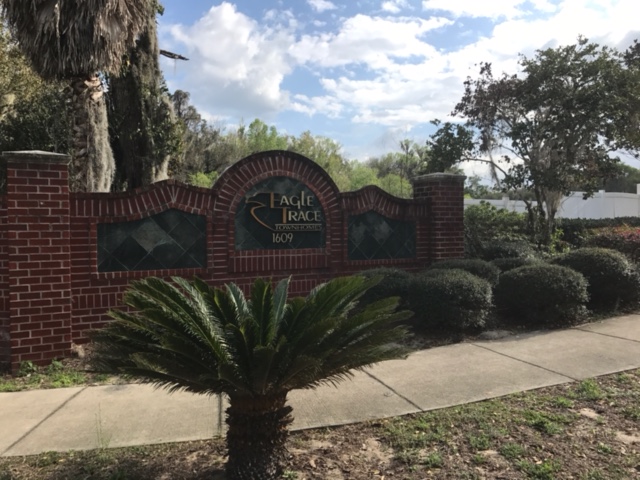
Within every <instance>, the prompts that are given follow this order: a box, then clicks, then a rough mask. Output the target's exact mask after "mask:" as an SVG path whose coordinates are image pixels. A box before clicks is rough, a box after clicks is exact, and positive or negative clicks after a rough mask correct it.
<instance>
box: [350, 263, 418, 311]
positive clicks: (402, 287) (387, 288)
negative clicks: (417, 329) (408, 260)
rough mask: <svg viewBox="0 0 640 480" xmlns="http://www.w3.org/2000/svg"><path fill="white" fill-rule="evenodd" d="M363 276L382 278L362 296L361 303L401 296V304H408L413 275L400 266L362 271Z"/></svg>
mask: <svg viewBox="0 0 640 480" xmlns="http://www.w3.org/2000/svg"><path fill="white" fill-rule="evenodd" d="M360 275H362V276H363V277H367V278H370V277H377V276H381V277H382V280H380V283H378V284H377V285H375V286H373V287H371V288H370V289H369V290H368V291H367V292H366V293H365V294H364V295H363V296H362V298H361V300H360V304H361V305H365V304H368V303H371V302H374V301H376V300H380V299H382V298H388V297H400V305H402V306H403V308H404V306H405V305H406V300H407V296H408V294H409V285H410V284H411V282H412V281H413V275H412V274H410V273H409V272H406V271H404V270H400V269H398V268H372V269H371V270H365V271H363V272H361V273H360Z"/></svg>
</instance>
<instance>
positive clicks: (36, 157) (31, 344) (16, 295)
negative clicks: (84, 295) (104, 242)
mask: <svg viewBox="0 0 640 480" xmlns="http://www.w3.org/2000/svg"><path fill="white" fill-rule="evenodd" d="M2 160H4V162H5V163H6V165H7V197H6V198H7V210H6V212H7V216H6V219H7V223H6V232H7V237H6V238H7V243H8V254H9V255H8V256H9V268H8V276H9V322H10V329H9V335H10V341H11V368H12V370H14V371H15V370H16V369H17V368H18V366H19V365H20V362H23V361H26V360H30V361H32V362H34V363H36V364H39V365H45V364H47V363H49V362H50V361H51V360H52V359H54V358H57V357H62V356H65V355H68V354H69V352H70V348H71V275H70V267H71V259H70V254H69V252H70V248H69V239H70V236H69V212H70V206H69V205H70V203H69V173H68V165H69V157H68V156H66V155H58V154H52V153H46V152H4V153H3V154H2Z"/></svg>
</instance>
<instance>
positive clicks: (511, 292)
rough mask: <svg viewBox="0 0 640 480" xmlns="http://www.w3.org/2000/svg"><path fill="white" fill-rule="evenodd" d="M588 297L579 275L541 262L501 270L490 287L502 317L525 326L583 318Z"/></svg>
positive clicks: (571, 321) (558, 266)
mask: <svg viewBox="0 0 640 480" xmlns="http://www.w3.org/2000/svg"><path fill="white" fill-rule="evenodd" d="M588 300H589V294H588V293H587V280H586V279H585V278H584V276H583V275H582V274H580V273H578V272H576V271H575V270H572V269H570V268H568V267H562V266H560V265H550V264H548V263H542V262H540V263H536V264H533V265H525V266H523V267H518V268H514V269H513V270H509V271H508V272H504V273H503V274H502V275H500V280H499V281H498V284H497V285H496V287H495V289H494V301H495V305H496V308H497V309H498V312H499V313H500V314H501V315H502V316H503V317H504V318H505V320H507V321H509V322H511V323H513V324H516V325H525V326H528V327H536V326H541V325H568V324H571V323H573V322H575V321H576V320H579V319H581V318H582V317H584V315H585V314H586V309H585V304H586V303H587V301H588Z"/></svg>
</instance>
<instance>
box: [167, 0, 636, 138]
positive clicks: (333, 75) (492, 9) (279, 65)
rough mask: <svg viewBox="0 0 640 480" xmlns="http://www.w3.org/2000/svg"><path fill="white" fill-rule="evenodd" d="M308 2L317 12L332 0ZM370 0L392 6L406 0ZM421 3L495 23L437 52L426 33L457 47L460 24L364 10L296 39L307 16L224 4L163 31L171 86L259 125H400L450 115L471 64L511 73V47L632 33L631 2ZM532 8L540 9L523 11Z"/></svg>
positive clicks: (618, 39)
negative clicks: (297, 118)
mask: <svg viewBox="0 0 640 480" xmlns="http://www.w3.org/2000/svg"><path fill="white" fill-rule="evenodd" d="M312 3H314V4H315V5H316V7H314V8H316V9H317V8H323V7H322V6H323V5H324V6H325V7H326V6H327V4H329V3H330V2H325V1H323V0H321V1H318V0H316V1H315V2H310V5H311V4H312ZM375 3H376V5H382V6H383V9H384V5H386V7H387V8H386V11H387V12H388V13H394V12H393V11H392V10H393V8H394V7H400V6H401V5H404V0H400V1H398V0H395V1H392V0H389V1H386V2H382V1H380V0H378V1H376V2H375ZM387 4H388V5H387ZM423 4H424V5H425V6H426V7H427V8H437V9H439V10H438V11H446V12H449V13H451V14H454V15H461V16H476V17H478V16H485V17H489V18H491V19H492V20H493V25H494V26H493V28H492V30H486V31H483V32H482V34H483V36H481V37H479V38H478V36H477V32H474V33H473V36H471V37H464V38H465V39H466V38H468V40H467V44H466V45H463V46H462V47H455V48H454V47H449V48H448V49H444V48H443V47H442V46H438V47H436V46H434V44H433V43H432V42H431V41H430V39H432V38H433V37H432V36H431V34H432V33H433V32H436V31H437V33H438V38H441V39H442V38H443V37H444V36H446V34H447V30H446V29H449V28H450V29H451V32H456V33H455V35H457V38H456V40H457V42H458V44H459V42H460V38H461V37H460V35H459V33H460V31H461V30H460V29H459V28H458V25H457V24H456V23H454V21H453V20H448V19H445V18H443V17H438V16H431V17H429V16H426V15H424V14H423V16H424V17H425V18H420V17H418V16H402V17H398V16H392V15H389V16H374V15H372V14H365V13H364V12H362V13H358V14H354V15H352V16H350V17H344V18H341V19H340V20H338V21H337V22H335V21H332V20H330V19H327V23H326V24H323V29H322V30H323V31H322V32H319V33H310V31H308V33H306V34H305V33H301V31H300V30H301V29H302V28H303V27H304V26H305V25H307V27H309V26H310V25H311V24H312V23H313V19H308V18H302V17H300V16H299V13H296V11H295V10H294V11H293V12H277V11H273V12H268V13H267V14H265V15H264V16H263V18H262V19H261V21H260V22H258V21H257V20H255V19H252V18H250V17H248V16H247V15H245V14H243V13H241V12H239V11H238V10H237V8H236V7H235V6H234V5H232V4H231V3H228V2H224V3H222V4H220V5H218V6H215V7H213V8H211V9H210V10H209V11H208V12H207V13H206V14H205V15H204V16H203V17H202V18H201V19H199V20H198V21H197V22H195V23H194V24H192V25H174V26H171V27H169V28H167V27H163V29H161V32H163V35H165V37H166V38H164V39H161V40H162V41H163V44H164V45H167V48H169V49H171V48H174V51H177V52H180V53H184V54H185V56H187V57H189V58H191V60H190V61H189V62H184V63H181V64H180V67H179V68H180V73H181V74H182V75H183V76H184V81H183V83H182V84H181V85H180V88H182V89H184V90H187V91H190V92H191V94H192V101H193V102H194V104H196V105H197V106H198V109H199V110H203V111H207V110H208V111H211V112H215V114H216V116H229V115H235V116H236V118H238V117H240V116H243V117H244V118H246V119H252V118H254V117H259V118H262V119H264V120H265V121H269V120H270V118H273V117H275V116H276V115H277V114H278V113H279V112H284V111H293V112H298V113H302V114H305V115H309V116H313V115H322V116H325V117H327V118H331V119H332V121H333V120H335V122H338V121H343V120H350V121H351V122H352V124H357V125H358V127H357V128H360V129H362V128H364V127H365V126H366V125H372V126H374V125H375V126H384V127H386V128H389V129H390V130H394V131H397V130H399V129H401V130H402V131H409V130H411V129H412V128H414V127H416V128H417V127H419V126H421V125H426V124H427V123H428V122H429V121H430V120H431V119H433V118H440V119H442V120H447V119H450V117H449V114H450V112H451V111H452V110H453V108H454V107H455V105H456V103H457V102H458V101H459V100H460V98H461V95H462V88H463V82H464V80H465V78H466V77H467V76H471V77H476V76H477V75H478V66H477V64H478V63H480V62H491V63H492V65H493V71H494V74H496V75H499V74H500V73H502V72H503V71H505V72H509V73H515V72H516V69H517V66H518V65H517V61H518V57H517V54H518V53H523V54H525V55H527V56H532V55H533V54H534V51H535V50H536V49H541V48H545V47H547V46H552V47H553V46H557V45H566V44H571V43H574V42H575V41H576V39H577V37H578V35H580V34H582V35H584V36H586V37H588V38H589V39H591V40H593V41H597V42H599V43H603V44H609V45H613V46H617V47H618V48H626V46H628V45H629V44H630V43H631V41H632V40H633V38H635V37H637V36H640V27H638V25H637V14H636V11H637V0H611V1H605V0H561V1H558V0H529V1H528V2H524V1H517V0H510V1H508V0H492V1H491V2H479V1H478V0H456V1H453V0H446V1H445V0H425V1H424V2H423ZM331 5H333V4H331ZM525 9H526V10H527V11H528V12H525ZM532 9H535V10H536V11H538V12H542V13H544V15H538V16H536V15H533V14H531V10H532ZM524 13H527V14H526V15H525V14H524ZM405 15H406V14H405ZM323 20H324V19H323ZM332 22H333V23H332ZM311 28H313V27H311ZM468 28H469V27H467V26H466V25H465V28H464V29H463V30H468ZM472 39H475V40H472ZM185 49H186V51H185ZM165 62H166V60H165ZM172 67H173V63H172V64H171V67H169V68H172ZM299 69H300V70H302V69H304V70H305V71H306V72H307V73H310V78H311V80H309V79H307V80H306V81H305V82H306V83H307V84H309V83H310V82H311V83H313V85H312V87H313V88H312V90H307V89H305V88H303V87H301V86H300V84H299V83H297V82H296V81H295V80H294V79H295V78H296V77H295V74H296V73H297V70H299ZM316 79H317V80H316ZM289 80H291V81H289ZM285 82H286V83H285ZM285 84H286V85H287V87H286V88H285V87H284V86H283V85H285ZM170 86H172V85H170ZM310 91H313V92H314V93H309V92H310ZM335 122H334V123H335ZM335 124H336V125H337V123H335ZM340 125H344V124H342V123H341V124H340ZM306 128H310V127H306ZM314 133H316V132H314ZM317 133H319V134H322V132H317Z"/></svg>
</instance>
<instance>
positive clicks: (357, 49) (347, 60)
mask: <svg viewBox="0 0 640 480" xmlns="http://www.w3.org/2000/svg"><path fill="white" fill-rule="evenodd" d="M449 23H451V22H450V21H449V20H446V19H444V18H437V17H436V18H430V19H429V20H425V19H422V18H410V19H407V18H401V19H397V18H381V17H370V16H368V15H362V14H358V15H355V16H354V17H351V18H348V19H346V20H345V21H344V22H343V23H342V25H341V28H340V29H339V30H338V31H337V32H335V33H324V34H320V35H304V36H303V37H302V38H301V39H300V40H299V41H298V42H297V43H296V44H295V45H292V46H291V48H290V49H289V53H290V54H291V55H292V56H293V57H294V58H295V59H296V60H297V61H298V62H299V63H301V64H311V65H316V66H320V67H337V66H344V65H352V64H365V65H367V66H368V67H370V68H372V69H385V68H387V67H388V66H389V65H391V64H393V62H394V60H392V59H394V58H395V59H398V58H402V59H408V58H411V57H431V56H433V55H435V54H436V49H435V48H434V47H433V46H431V45H429V44H428V43H426V42H424V41H422V40H420V36H421V35H423V34H424V33H426V32H428V31H430V30H434V29H436V28H439V27H442V26H444V25H447V24H449Z"/></svg>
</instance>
